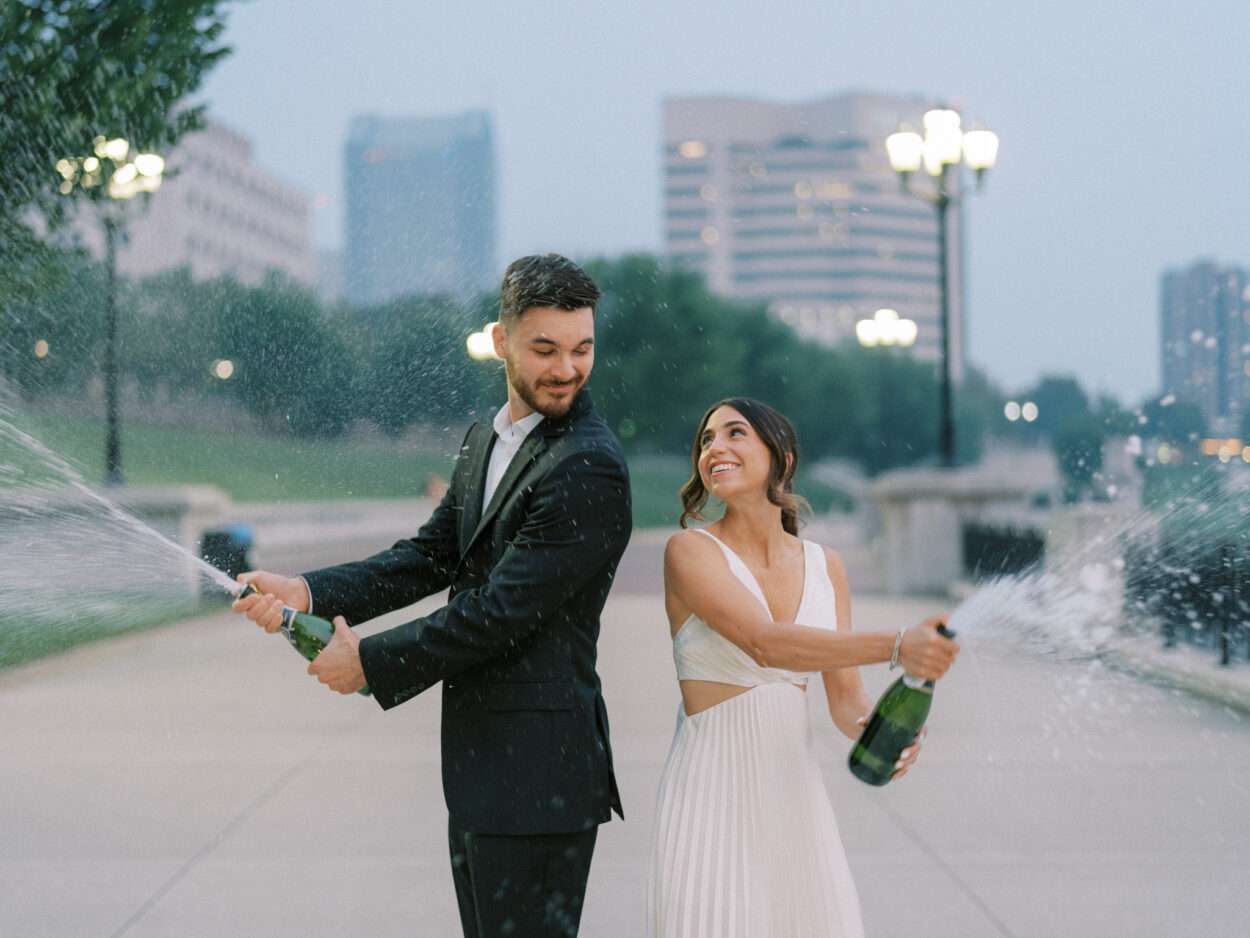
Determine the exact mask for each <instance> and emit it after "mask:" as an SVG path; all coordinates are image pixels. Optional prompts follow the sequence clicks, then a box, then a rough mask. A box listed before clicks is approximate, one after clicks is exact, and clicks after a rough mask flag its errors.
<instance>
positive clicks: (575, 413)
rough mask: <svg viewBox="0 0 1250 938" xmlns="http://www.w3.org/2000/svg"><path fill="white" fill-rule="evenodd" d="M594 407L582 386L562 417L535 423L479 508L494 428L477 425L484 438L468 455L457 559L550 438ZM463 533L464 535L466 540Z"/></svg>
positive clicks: (564, 429) (555, 436)
mask: <svg viewBox="0 0 1250 938" xmlns="http://www.w3.org/2000/svg"><path fill="white" fill-rule="evenodd" d="M593 408H594V405H593V404H592V403H591V400H590V392H589V391H587V390H585V389H584V388H583V389H582V390H581V391H579V392H578V395H577V398H576V399H575V400H574V401H573V406H572V407H570V408H569V412H568V413H567V414H565V415H564V416H563V417H558V418H555V419H547V420H544V421H543V422H542V423H540V424H539V425H538V426H536V427H535V428H534V429H533V430H532V431H531V432H530V435H529V436H527V437H526V438H525V442H524V443H522V444H521V448H520V449H519V450H517V453H516V455H515V456H514V457H512V462H511V463H509V464H508V468H507V470H506V471H505V472H504V474H503V478H502V479H500V480H499V486H498V488H496V489H495V493H494V494H493V495H492V496H491V500H490V504H489V505H487V506H485V510H483V507H482V494H483V492H484V491H485V488H486V468H487V464H488V462H489V455H490V450H491V444H492V443H493V441H494V439H495V429H494V427H493V426H487V425H481V424H479V426H478V430H479V436H482V435H483V434H484V439H483V440H482V441H481V442H480V443H477V441H475V443H477V445H475V446H474V447H473V451H472V456H471V458H473V459H474V460H476V461H475V462H474V463H472V464H471V466H470V468H471V470H472V471H471V473H470V475H469V479H470V484H471V485H472V489H471V490H470V491H469V492H467V493H466V495H465V499H466V501H465V510H464V524H463V526H462V527H461V529H460V542H461V547H460V562H461V563H464V558H465V557H466V556H467V555H468V553H469V549H470V548H471V547H472V546H473V544H474V543H475V542H476V541H477V539H478V536H479V535H480V534H481V533H482V531H484V530H485V529H486V526H487V525H489V524H490V523H491V521H492V520H493V519H494V517H495V515H497V514H498V513H499V509H500V508H501V507H503V503H504V502H505V501H507V500H508V496H509V495H511V494H512V490H513V489H515V488H516V485H517V482H519V481H520V479H521V476H522V475H523V474H524V473H525V471H526V470H527V469H529V468H530V466H532V465H533V464H534V461H535V460H536V459H538V457H539V456H541V455H542V454H543V453H545V452H546V451H547V450H548V449H550V448H551V445H552V443H553V441H554V440H556V439H558V438H559V437H560V436H561V435H562V434H564V433H565V432H566V431H567V430H568V429H569V428H570V427H571V426H572V425H573V423H574V421H576V420H579V419H581V418H583V417H585V416H586V415H587V414H589V413H590V412H591V411H592V410H593ZM466 532H472V533H471V534H468V535H467V537H468V539H467V540H466V539H465V538H466Z"/></svg>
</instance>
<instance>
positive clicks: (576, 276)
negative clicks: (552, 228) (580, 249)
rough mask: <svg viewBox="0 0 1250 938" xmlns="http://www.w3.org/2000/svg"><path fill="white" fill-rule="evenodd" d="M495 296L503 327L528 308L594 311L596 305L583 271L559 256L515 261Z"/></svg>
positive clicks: (591, 283)
mask: <svg viewBox="0 0 1250 938" xmlns="http://www.w3.org/2000/svg"><path fill="white" fill-rule="evenodd" d="M499 294H500V303H499V320H500V322H502V323H504V324H505V325H507V324H509V323H514V322H516V321H517V320H519V319H520V318H521V315H522V314H523V313H524V312H525V311H526V310H527V309H529V308H530V307H532V306H553V307H555V308H556V309H569V310H572V309H581V308H582V307H584V306H589V307H590V308H591V309H594V308H595V304H596V303H598V302H599V288H598V287H597V286H596V285H595V282H594V281H593V280H591V279H590V277H589V276H588V275H587V274H586V271H584V270H582V269H581V268H580V267H578V266H577V265H576V264H574V263H573V262H572V261H571V260H569V259H568V258H567V257H563V256H561V255H559V254H531V255H530V256H529V257H521V258H517V259H516V260H515V261H513V262H512V263H511V264H509V265H508V269H507V270H506V271H504V275H503V285H502V286H501V287H500V288H499Z"/></svg>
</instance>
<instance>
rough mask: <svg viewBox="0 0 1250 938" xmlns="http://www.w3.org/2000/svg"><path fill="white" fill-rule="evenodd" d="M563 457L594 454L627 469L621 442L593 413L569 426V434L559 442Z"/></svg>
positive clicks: (605, 423) (603, 421)
mask: <svg viewBox="0 0 1250 938" xmlns="http://www.w3.org/2000/svg"><path fill="white" fill-rule="evenodd" d="M560 442H561V443H563V444H564V446H563V447H562V449H563V451H564V452H563V455H564V456H565V457H567V456H572V455H576V454H584V453H594V454H598V455H601V456H603V457H606V458H607V459H610V460H611V461H612V462H615V463H619V464H620V466H621V468H622V469H625V468H627V467H626V463H625V450H624V449H623V448H622V447H621V441H620V440H618V439H617V438H616V434H615V433H613V432H612V428H611V427H609V426H608V424H607V421H605V420H604V419H603V418H602V417H600V416H599V415H598V414H597V413H595V412H594V411H591V412H590V413H588V414H586V415H584V416H582V417H580V418H578V419H577V420H574V421H573V422H572V423H571V424H570V425H569V432H568V433H566V434H564V436H563V439H562V440H561V441H560Z"/></svg>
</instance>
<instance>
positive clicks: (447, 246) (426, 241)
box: [343, 111, 497, 305]
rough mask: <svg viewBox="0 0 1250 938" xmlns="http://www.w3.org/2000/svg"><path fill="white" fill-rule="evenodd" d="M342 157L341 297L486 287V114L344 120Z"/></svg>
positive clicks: (490, 244) (489, 191)
mask: <svg viewBox="0 0 1250 938" xmlns="http://www.w3.org/2000/svg"><path fill="white" fill-rule="evenodd" d="M345 157H346V158H345V161H344V169H345V173H346V177H345V180H344V190H345V192H346V202H347V217H346V224H345V238H346V241H345V245H344V258H343V292H344V298H345V299H346V300H347V301H348V302H349V303H352V304H354V305H365V304H370V303H378V302H382V301H384V300H388V299H391V298H393V297H396V296H403V295H406V294H414V293H446V294H450V295H453V296H465V295H471V294H473V293H476V292H478V291H480V290H485V289H489V288H490V287H491V286H493V285H494V280H495V278H496V274H497V271H496V270H495V253H496V229H497V221H496V196H495V192H496V182H495V178H496V176H495V144H494V133H493V130H492V126H491V119H490V116H489V115H488V114H487V113H486V112H484V111H467V112H464V113H461V114H455V115H451V116H446V117H397V118H383V117H374V116H360V117H356V118H355V119H353V121H352V123H351V127H350V130H349V133H348V139H347V147H346V154H345Z"/></svg>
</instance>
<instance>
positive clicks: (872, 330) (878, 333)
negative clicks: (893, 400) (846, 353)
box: [855, 309, 917, 439]
mask: <svg viewBox="0 0 1250 938" xmlns="http://www.w3.org/2000/svg"><path fill="white" fill-rule="evenodd" d="M916 333H917V327H916V323H915V321H914V320H911V319H901V318H899V315H898V312H897V311H896V310H892V309H879V310H877V311H876V312H875V313H873V315H872V318H871V319H861V320H860V321H859V322H857V323H855V338H856V339H857V340H858V341H859V344H860V345H861V346H863V347H864V348H880V349H881V350H882V351H881V356H880V357H881V361H880V362H879V365H880V368H879V369H878V377H877V417H878V421H879V422H880V424H881V435H882V438H883V439H884V437H885V377H886V369H885V361H886V358H887V357H888V356H889V353H890V349H892V348H895V347H898V348H911V347H912V346H913V345H914V344H915V342H916Z"/></svg>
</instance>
